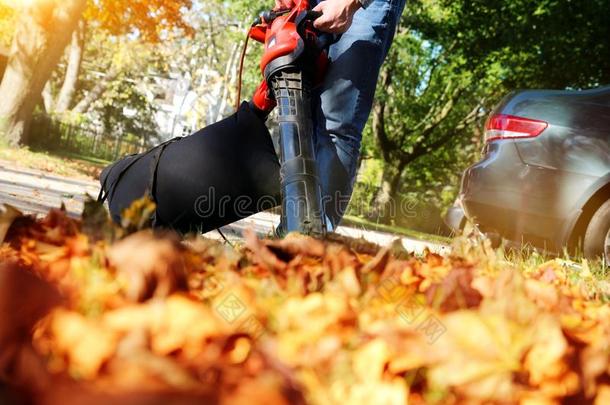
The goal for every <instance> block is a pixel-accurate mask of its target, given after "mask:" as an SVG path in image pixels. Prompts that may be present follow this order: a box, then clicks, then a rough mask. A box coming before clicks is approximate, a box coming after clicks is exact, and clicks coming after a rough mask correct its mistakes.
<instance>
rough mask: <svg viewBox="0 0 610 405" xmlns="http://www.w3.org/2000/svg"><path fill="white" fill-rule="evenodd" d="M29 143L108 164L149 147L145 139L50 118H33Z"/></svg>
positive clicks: (42, 116) (39, 116)
mask: <svg viewBox="0 0 610 405" xmlns="http://www.w3.org/2000/svg"><path fill="white" fill-rule="evenodd" d="M28 144H29V145H31V146H33V147H37V148H41V149H45V150H49V151H60V152H63V153H66V152H67V153H73V154H77V155H81V156H84V157H89V158H96V159H100V160H105V161H114V160H117V159H118V158H120V157H122V156H125V155H129V154H132V153H140V152H143V151H144V150H146V148H147V147H148V145H147V143H146V142H145V141H144V138H142V139H141V140H139V141H136V140H130V139H128V138H127V137H126V136H113V135H109V134H106V133H104V131H102V130H99V129H95V128H92V127H88V126H85V125H78V124H73V123H68V122H63V121H61V120H58V119H56V118H53V117H50V116H47V115H37V116H35V117H34V118H33V121H32V124H31V126H30V131H29V136H28Z"/></svg>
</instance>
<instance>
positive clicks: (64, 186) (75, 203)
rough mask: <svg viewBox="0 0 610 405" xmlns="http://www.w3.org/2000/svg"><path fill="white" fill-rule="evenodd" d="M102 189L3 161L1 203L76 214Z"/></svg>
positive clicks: (369, 236) (409, 244)
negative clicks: (87, 196) (62, 207)
mask: <svg viewBox="0 0 610 405" xmlns="http://www.w3.org/2000/svg"><path fill="white" fill-rule="evenodd" d="M98 191H99V186H98V183H97V182H95V181H88V180H79V179H72V178H68V177H63V176H57V175H53V174H48V173H45V172H42V171H38V170H32V169H25V168H21V167H18V166H16V165H14V164H12V163H8V162H5V161H0V205H1V204H9V205H12V206H14V207H16V208H18V209H20V210H21V211H23V212H27V213H35V214H43V213H45V212H47V211H48V210H49V209H51V208H57V207H60V206H61V204H62V203H63V204H64V205H65V206H66V210H67V212H68V214H69V215H70V216H73V217H77V216H79V215H80V213H81V211H82V209H83V202H84V201H85V196H86V194H89V195H90V196H92V197H96V196H97V194H98ZM278 221H279V217H278V215H275V214H271V213H267V212H262V213H259V214H256V215H253V216H251V217H249V218H246V219H243V220H241V221H239V222H236V223H234V224H231V225H228V226H225V227H223V228H221V231H222V232H223V233H224V234H225V236H226V237H227V239H229V240H230V241H232V242H233V241H240V240H242V233H243V231H244V230H245V229H247V228H251V229H254V231H255V232H256V233H257V234H259V235H261V236H268V235H270V234H271V233H272V231H273V226H274V225H275V224H277V223H278ZM337 233H339V234H342V235H346V236H351V237H354V238H364V239H366V240H368V241H370V242H374V243H377V244H379V245H382V246H384V245H388V244H389V243H391V242H392V241H394V240H395V239H397V236H396V235H393V234H390V233H385V232H375V231H367V230H364V229H357V228H352V227H345V226H341V227H339V228H338V229H337ZM205 236H207V237H210V238H214V239H220V238H221V236H220V234H219V233H218V232H216V231H213V232H209V233H207V234H206V235H205ZM400 239H401V242H402V244H403V245H404V247H405V249H407V250H408V251H414V252H417V253H420V252H422V251H423V250H424V249H425V248H426V247H427V248H429V249H430V250H432V251H435V252H439V253H447V252H448V248H447V247H446V246H443V245H439V244H436V243H432V242H427V241H421V240H417V239H412V238H407V237H401V238H400Z"/></svg>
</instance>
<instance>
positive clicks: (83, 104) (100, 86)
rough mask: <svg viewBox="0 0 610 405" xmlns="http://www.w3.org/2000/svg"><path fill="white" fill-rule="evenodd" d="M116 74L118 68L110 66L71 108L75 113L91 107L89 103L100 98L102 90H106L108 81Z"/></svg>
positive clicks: (114, 77)
mask: <svg viewBox="0 0 610 405" xmlns="http://www.w3.org/2000/svg"><path fill="white" fill-rule="evenodd" d="M118 75H119V69H118V68H116V67H114V66H113V67H111V68H110V71H109V72H108V73H107V74H106V76H104V78H103V79H102V80H100V81H99V82H97V84H96V85H95V87H94V88H92V89H91V91H89V92H88V93H87V95H86V96H85V97H83V99H82V100H81V101H79V102H78V104H76V106H75V107H74V108H73V109H72V111H73V112H75V113H78V114H84V113H86V112H87V110H89V107H91V104H92V103H93V102H94V101H95V100H97V99H98V98H100V97H101V95H102V94H104V92H105V91H106V89H107V88H108V86H109V85H110V83H111V82H112V81H113V80H114V79H116V78H117V76H118Z"/></svg>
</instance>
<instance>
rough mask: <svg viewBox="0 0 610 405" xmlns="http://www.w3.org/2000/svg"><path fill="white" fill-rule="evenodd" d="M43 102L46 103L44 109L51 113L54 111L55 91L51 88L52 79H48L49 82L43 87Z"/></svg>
mask: <svg viewBox="0 0 610 405" xmlns="http://www.w3.org/2000/svg"><path fill="white" fill-rule="evenodd" d="M42 102H43V105H44V110H45V111H46V112H47V113H49V114H50V113H52V112H53V107H54V103H53V92H52V90H51V81H50V80H48V81H47V84H45V85H44V88H43V89H42Z"/></svg>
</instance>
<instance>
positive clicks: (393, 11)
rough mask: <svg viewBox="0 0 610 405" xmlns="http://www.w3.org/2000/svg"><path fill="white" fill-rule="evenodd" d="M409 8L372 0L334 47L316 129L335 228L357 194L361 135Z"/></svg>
mask: <svg viewBox="0 0 610 405" xmlns="http://www.w3.org/2000/svg"><path fill="white" fill-rule="evenodd" d="M404 6H405V0H375V1H373V3H371V4H370V5H369V6H368V7H367V8H366V9H360V10H358V11H357V12H356V14H355V15H354V21H353V24H352V26H351V27H350V29H349V30H348V31H347V32H346V33H345V34H343V35H342V36H341V38H340V40H339V41H338V42H337V43H335V44H333V45H332V46H331V47H330V49H329V57H330V59H331V63H330V66H329V70H328V73H327V76H326V78H325V81H324V84H323V85H322V87H321V89H320V90H319V101H318V100H315V99H314V100H315V101H318V102H317V103H316V104H317V105H315V106H314V108H316V110H317V112H316V113H315V123H314V125H315V127H316V159H317V163H318V170H319V174H320V178H321V181H322V193H323V198H324V199H325V211H326V216H327V218H328V219H329V221H330V224H329V225H330V226H331V227H332V228H333V229H334V228H336V227H337V226H338V224H339V222H340V220H341V218H342V217H343V214H344V213H345V210H346V208H347V204H348V202H349V198H350V196H351V194H352V190H353V186H354V182H355V180H356V173H357V170H358V160H359V155H360V143H361V140H362V131H363V129H364V126H365V124H366V122H367V120H368V117H369V114H370V112H371V108H372V105H373V97H374V96H375V88H376V86H377V80H378V78H379V70H380V68H381V65H382V63H383V60H384V59H385V57H386V55H387V52H388V50H389V48H390V45H391V43H392V40H393V38H394V33H395V30H396V25H397V23H398V21H399V19H400V15H401V14H402V11H403V9H404ZM316 110H314V111H316Z"/></svg>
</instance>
